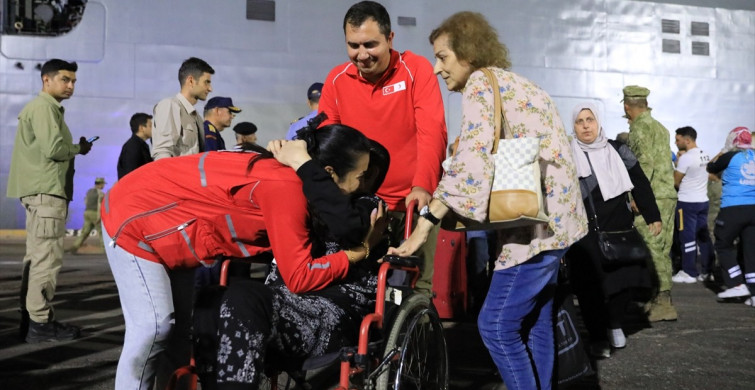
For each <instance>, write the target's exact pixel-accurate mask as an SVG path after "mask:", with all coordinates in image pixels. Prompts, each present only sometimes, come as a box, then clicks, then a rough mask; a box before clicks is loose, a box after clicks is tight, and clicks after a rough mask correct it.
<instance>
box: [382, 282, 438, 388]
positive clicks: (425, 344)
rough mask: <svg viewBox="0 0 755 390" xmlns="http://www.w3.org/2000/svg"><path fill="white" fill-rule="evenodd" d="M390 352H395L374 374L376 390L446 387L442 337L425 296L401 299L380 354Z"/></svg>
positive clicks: (436, 316)
mask: <svg viewBox="0 0 755 390" xmlns="http://www.w3.org/2000/svg"><path fill="white" fill-rule="evenodd" d="M396 351H397V352H396ZM391 353H396V356H395V357H394V358H393V359H392V360H391V362H390V363H389V364H388V367H387V368H386V369H385V370H384V371H383V372H382V373H381V374H380V376H378V379H377V383H376V389H377V390H399V389H401V390H415V389H440V390H445V389H448V356H447V352H446V339H445V338H444V337H443V326H442V324H441V322H440V319H439V318H438V314H437V313H436V312H435V310H434V309H433V308H432V306H431V305H430V299H429V298H428V297H427V296H425V295H423V294H412V295H410V296H409V297H408V298H407V299H406V300H405V301H404V302H402V304H401V306H400V307H399V309H398V313H397V314H396V316H395V318H394V321H393V324H392V325H391V330H390V333H389V335H388V338H387V341H386V344H385V352H384V356H387V355H388V354H391Z"/></svg>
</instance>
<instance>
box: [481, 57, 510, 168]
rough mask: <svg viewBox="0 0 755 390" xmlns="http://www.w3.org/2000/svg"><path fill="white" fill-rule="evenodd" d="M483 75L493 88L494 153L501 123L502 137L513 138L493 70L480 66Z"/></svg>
mask: <svg viewBox="0 0 755 390" xmlns="http://www.w3.org/2000/svg"><path fill="white" fill-rule="evenodd" d="M480 70H481V71H482V73H484V74H485V77H487V78H488V82H489V83H490V86H491V87H492V88H493V115H494V117H493V123H495V140H494V142H493V149H492V150H491V151H490V153H491V154H495V153H496V151H497V150H498V141H499V140H500V139H501V125H503V138H513V135H512V134H511V127H510V126H509V121H508V120H506V112H505V111H504V110H503V104H501V89H500V87H499V86H498V79H497V78H496V77H495V75H494V74H493V72H492V71H491V70H490V69H488V68H480Z"/></svg>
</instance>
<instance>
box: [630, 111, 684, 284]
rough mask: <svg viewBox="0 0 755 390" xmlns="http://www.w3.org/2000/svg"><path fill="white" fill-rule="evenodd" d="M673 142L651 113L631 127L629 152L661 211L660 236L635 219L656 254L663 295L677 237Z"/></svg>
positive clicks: (654, 255)
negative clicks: (672, 249) (670, 253)
mask: <svg viewBox="0 0 755 390" xmlns="http://www.w3.org/2000/svg"><path fill="white" fill-rule="evenodd" d="M669 140H670V136H669V132H668V130H666V128H665V127H663V125H662V124H660V122H658V121H656V120H655V119H653V118H652V117H651V116H650V111H645V112H643V113H642V114H640V115H639V116H638V117H637V118H635V119H634V120H633V121H632V124H631V125H630V126H629V148H630V149H631V150H632V152H634V154H635V155H636V156H637V160H639V162H640V167H642V171H643V172H645V175H646V176H647V177H648V179H649V180H650V186H651V187H652V188H653V194H654V195H655V200H656V203H657V204H658V210H660V211H661V221H662V223H663V230H662V231H661V234H659V235H657V236H653V235H652V234H650V232H649V231H648V227H647V224H646V223H645V222H644V219H643V218H642V216H637V217H636V219H635V226H636V227H637V229H638V230H639V231H640V234H642V236H643V237H644V238H645V241H646V242H647V243H648V246H649V247H650V251H651V252H652V253H653V264H654V265H655V270H656V274H657V276H658V283H659V288H658V289H659V291H668V290H671V259H670V258H669V256H668V253H669V251H670V249H671V242H672V240H673V235H674V209H675V207H676V189H675V188H674V171H673V164H672V163H671V147H670V145H669Z"/></svg>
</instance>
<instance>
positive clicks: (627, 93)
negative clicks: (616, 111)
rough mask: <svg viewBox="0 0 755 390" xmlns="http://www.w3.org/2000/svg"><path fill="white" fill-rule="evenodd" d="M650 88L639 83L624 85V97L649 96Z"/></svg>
mask: <svg viewBox="0 0 755 390" xmlns="http://www.w3.org/2000/svg"><path fill="white" fill-rule="evenodd" d="M648 95H650V90H649V89H647V88H645V87H640V86H639V85H628V86H626V87H624V99H626V98H647V97H648Z"/></svg>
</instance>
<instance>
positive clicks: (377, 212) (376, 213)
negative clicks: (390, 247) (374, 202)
mask: <svg viewBox="0 0 755 390" xmlns="http://www.w3.org/2000/svg"><path fill="white" fill-rule="evenodd" d="M386 227H388V218H387V216H386V213H385V206H384V205H383V202H382V201H380V203H378V207H377V208H376V209H374V210H372V213H370V229H369V230H368V231H367V235H366V236H364V241H362V245H361V246H358V247H356V248H351V249H347V250H344V252H345V253H346V257H347V258H348V259H349V262H350V263H356V262H358V261H361V260H364V259H366V258H368V257H370V248H372V247H374V246H375V245H377V244H378V243H379V242H380V240H381V239H382V238H383V233H384V232H385V228H386Z"/></svg>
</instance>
